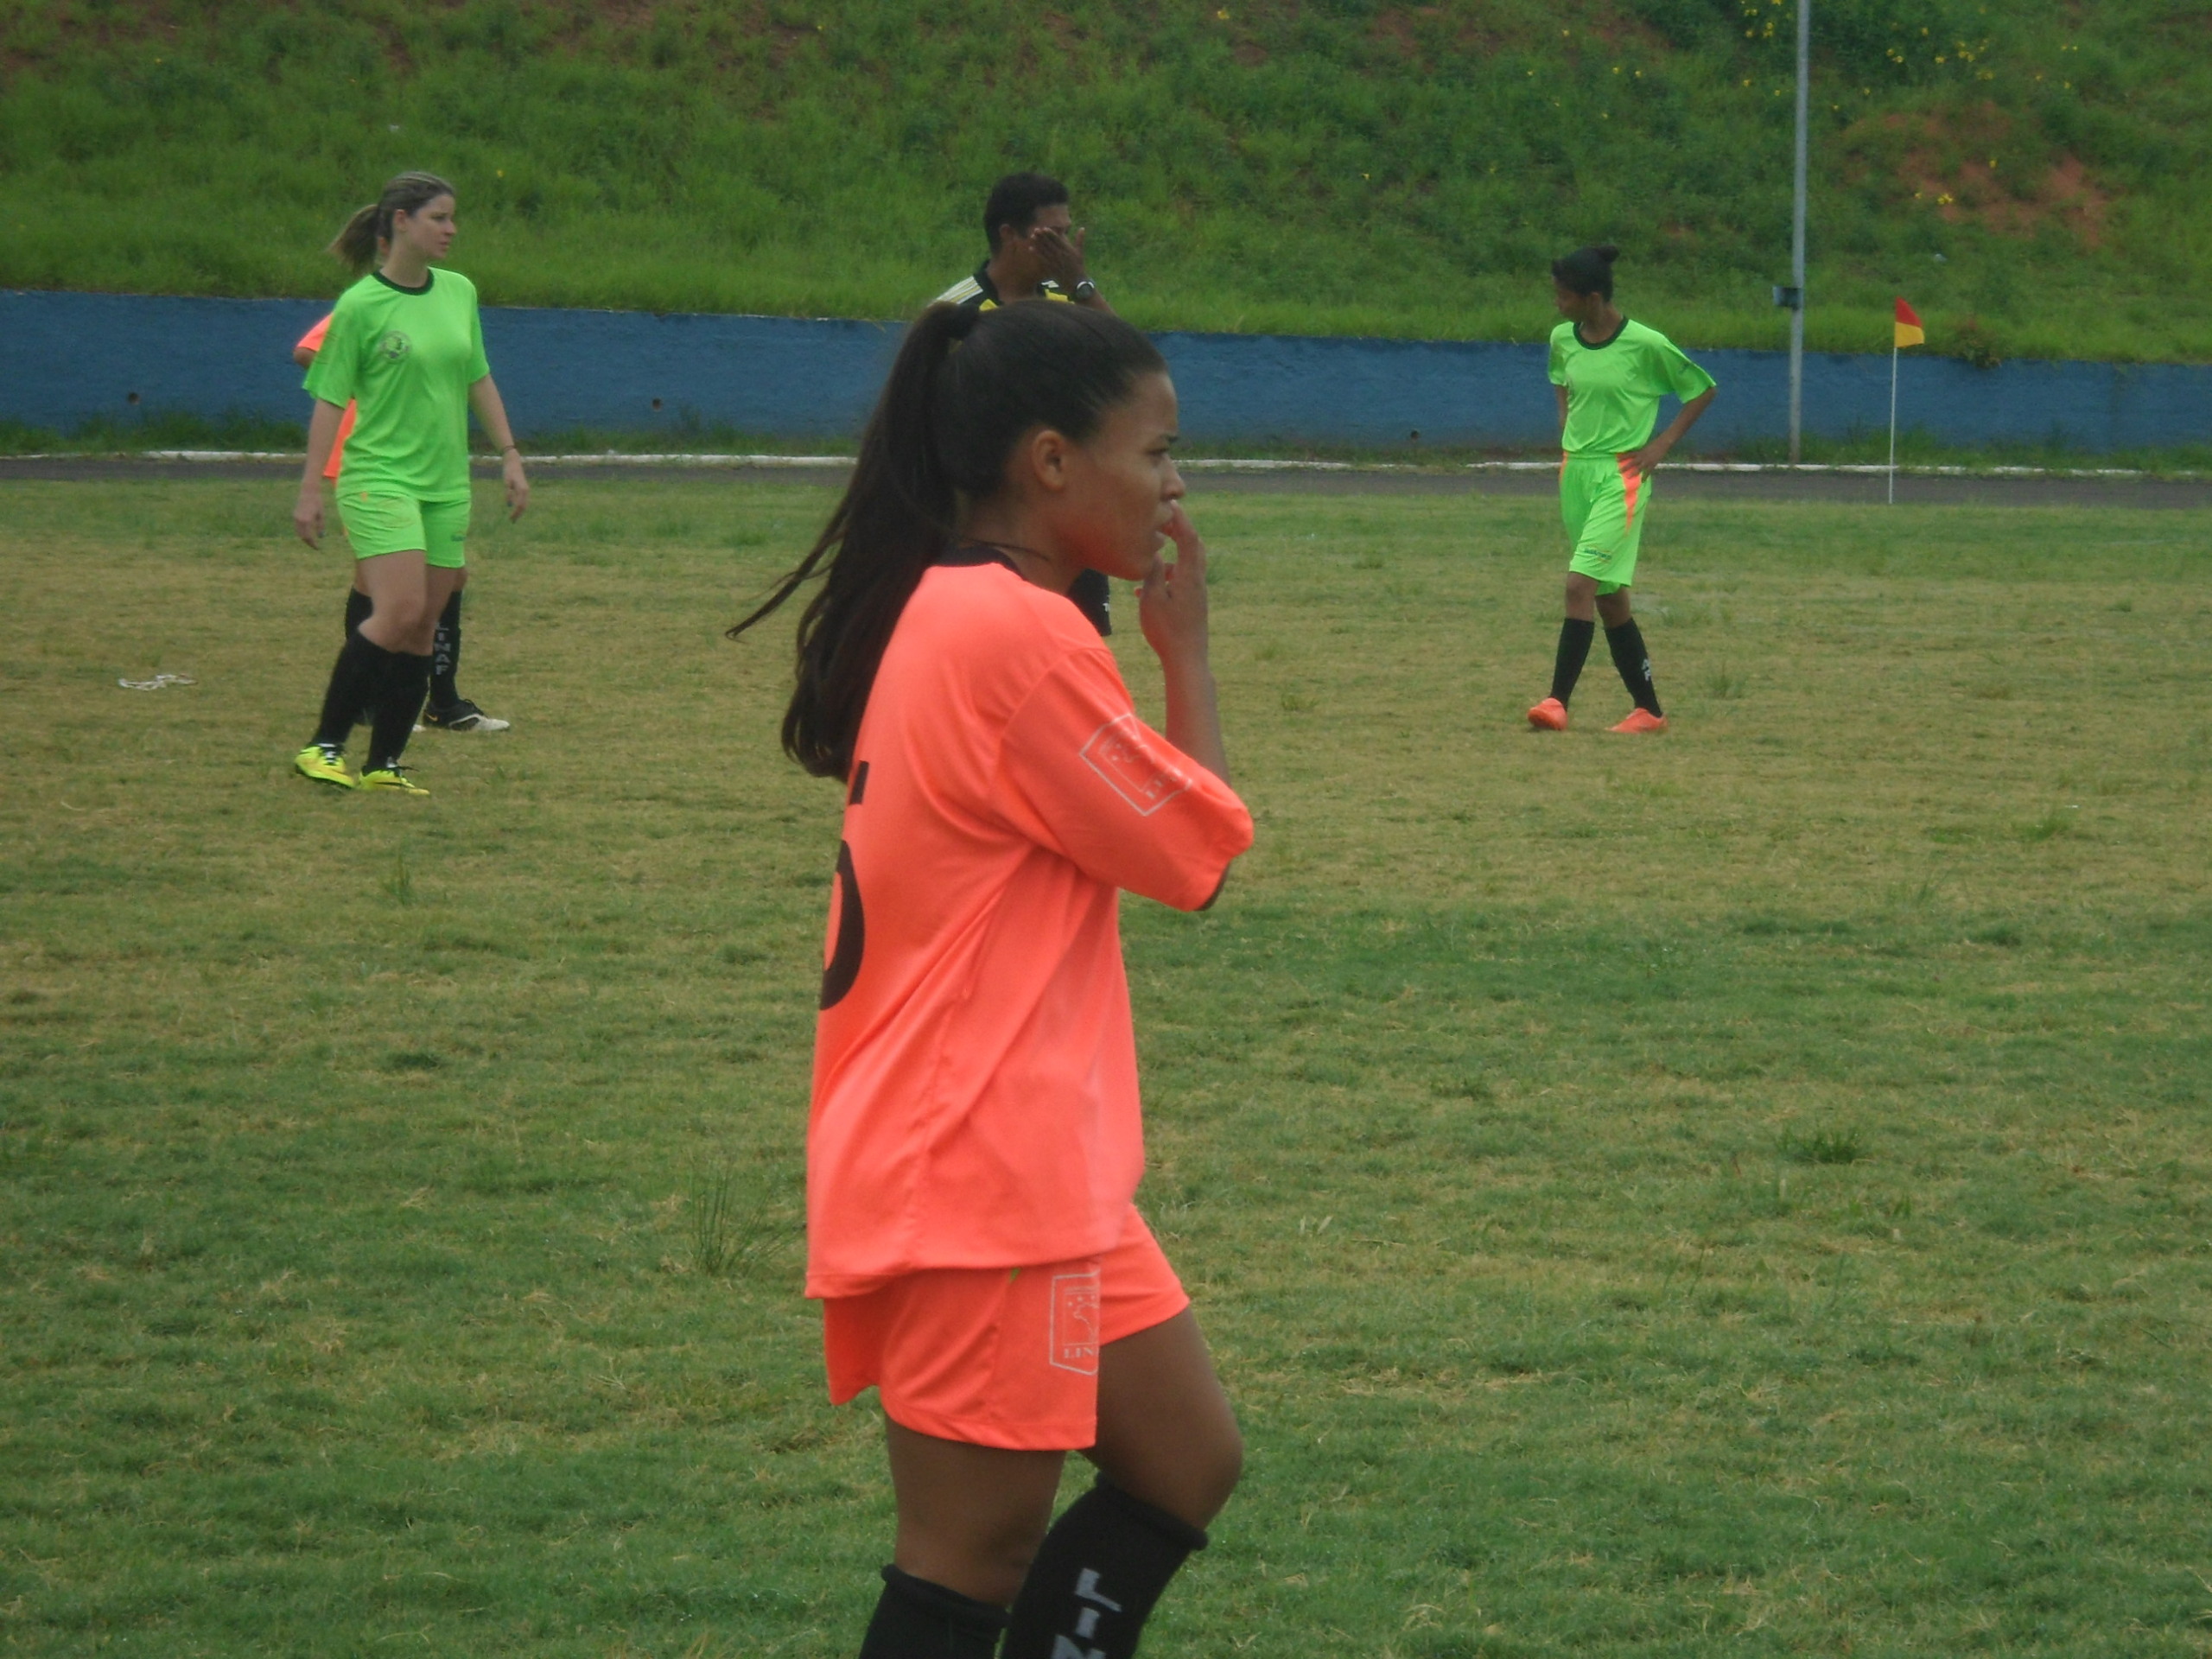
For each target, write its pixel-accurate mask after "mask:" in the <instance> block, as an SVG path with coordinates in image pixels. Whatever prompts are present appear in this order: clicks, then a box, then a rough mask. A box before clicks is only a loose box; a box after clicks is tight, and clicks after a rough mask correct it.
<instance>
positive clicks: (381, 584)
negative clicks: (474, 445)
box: [292, 173, 530, 795]
mask: <svg viewBox="0 0 2212 1659" xmlns="http://www.w3.org/2000/svg"><path fill="white" fill-rule="evenodd" d="M453 238H454V193H453V187H452V186H451V185H449V184H448V183H447V182H446V181H444V180H443V179H441V178H438V177H436V176H435V175H433V174H429V173H403V174H401V175H399V176H398V177H397V178H396V179H394V180H392V181H391V183H389V184H387V185H385V188H384V194H383V195H381V196H380V197H379V198H378V200H376V201H375V202H374V203H372V205H370V206H369V207H364V208H362V209H361V210H360V212H359V213H355V214H354V215H353V218H352V219H348V220H347V221H346V228H345V229H344V230H342V231H340V232H339V233H338V237H337V239H336V240H335V241H334V242H333V243H332V244H331V245H330V246H331V251H332V252H334V253H335V254H336V255H338V257H340V258H341V259H343V260H345V261H346V263H347V264H349V265H351V266H352V267H353V269H354V270H368V267H369V266H370V265H371V264H374V263H375V262H376V260H377V256H378V251H379V250H381V251H382V252H383V255H384V258H383V261H382V263H381V264H379V265H378V268H377V269H376V270H368V274H367V275H366V276H365V277H362V278H361V279H360V281H359V282H357V283H354V284H353V287H351V288H349V289H346V291H345V293H343V294H342V295H340V296H339V299H338V304H337V307H336V308H334V310H333V311H332V313H331V316H330V331H329V333H328V334H327V335H326V336H325V337H324V339H323V342H322V349H321V351H319V352H318V353H315V363H314V365H313V366H312V367H311V368H309V369H308V378H307V389H308V392H309V393H311V394H312V395H313V396H314V397H315V416H314V418H313V419H312V420H311V421H310V422H309V423H308V459H307V473H306V476H305V477H304V478H302V480H301V482H300V496H299V500H298V502H297V503H296V505H294V507H293V509H292V524H293V527H294V528H295V529H296V530H297V531H299V533H300V537H301V539H302V540H303V541H305V542H306V543H307V544H308V546H310V547H315V546H319V545H320V544H321V539H322V529H323V518H322V484H321V480H322V468H323V464H324V462H325V461H327V459H328V457H329V454H330V448H331V445H332V443H333V442H334V441H335V440H336V438H337V435H338V423H339V421H340V418H341V417H342V416H343V415H344V413H345V409H346V403H347V402H348V401H349V400H350V401H352V402H353V404H355V405H356V406H357V410H358V412H357V414H356V416H355V420H354V426H353V434H352V435H351V436H350V437H348V438H347V439H346V453H345V459H344V461H343V462H342V463H341V464H340V469H339V474H338V488H337V499H338V516H339V517H340V519H342V520H343V521H344V523H345V525H346V538H347V539H348V540H349V541H351V542H352V543H353V556H354V558H355V559H356V560H358V561H359V563H358V565H357V567H356V568H357V569H358V572H359V575H360V577H361V584H362V587H363V588H364V589H365V591H366V593H367V594H368V595H369V601H370V603H371V605H372V607H373V608H372V610H371V611H370V613H369V616H368V618H367V620H365V621H364V622H363V623H362V624H361V625H360V626H359V628H357V629H355V630H354V632H353V635H352V637H351V638H349V639H347V640H346V649H345V650H344V651H343V652H340V655H339V658H338V662H337V664H336V666H334V668H333V669H332V670H331V673H330V684H329V688H328V689H327V691H326V692H325V693H324V695H323V703H322V723H321V727H320V728H318V729H317V731H316V732H315V741H313V742H311V743H309V744H308V746H307V747H305V748H303V749H302V750H301V751H300V752H299V753H298V755H297V756H296V757H295V758H294V760H293V763H292V764H293V765H294V766H296V768H297V769H298V770H299V772H301V773H302V775H303V776H305V777H308V778H312V779H315V780H316V781H317V782H319V783H326V784H334V785H338V786H340V788H346V789H351V788H355V787H359V788H363V789H389V790H397V791H401V792H403V793H406V794H410V795H422V794H427V793H429V791H427V790H424V789H423V788H422V787H421V785H417V784H416V783H415V782H414V781H413V780H411V779H410V778H409V777H408V776H407V773H406V769H405V768H404V767H403V766H401V765H400V763H399V762H400V756H401V755H402V754H403V753H405V751H406V748H407V739H408V735H409V734H410V733H411V732H412V731H413V730H414V729H415V717H416V715H418V714H419V713H420V712H421V711H422V708H423V694H424V692H425V691H426V690H428V688H429V678H430V648H431V640H432V635H433V633H434V632H435V628H436V626H437V620H438V616H439V613H441V612H442V611H443V610H444V609H445V605H446V601H447V600H448V599H449V598H450V597H451V596H452V595H453V594H454V591H455V589H456V588H458V587H459V585H460V582H461V572H462V569H463V568H464V563H465V556H464V552H463V549H464V547H465V544H466V543H467V535H468V411H469V410H470V409H471V408H472V407H474V410H476V417H477V419H478V420H479V421H480V422H482V423H483V426H484V429H485V430H486V432H487V433H489V434H490V435H491V438H492V442H494V443H496V444H498V445H499V451H500V454H501V457H502V460H503V464H504V470H505V478H506V494H507V509H508V516H509V517H510V518H521V517H522V512H523V509H524V507H525V506H527V505H529V503H530V480H528V479H527V478H526V477H524V474H523V466H522V452H521V451H520V450H519V449H518V448H515V442H514V434H513V432H512V429H510V428H509V427H508V425H507V411H506V408H505V405H504V404H501V403H500V401H499V388H498V387H497V386H495V385H493V384H492V372H491V367H490V365H488V364H486V362H485V360H484V331H483V328H482V326H481V325H480V322H479V321H478V318H477V315H476V289H475V286H474V284H473V283H470V282H469V280H468V278H467V277H463V276H462V275H461V274H460V273H459V272H458V271H454V270H432V269H431V268H430V267H431V264H432V263H433V262H434V261H438V260H442V259H443V258H444V257H446V252H447V250H448V249H449V248H450V247H451V246H452V245H453ZM364 708H365V709H370V710H371V711H372V715H371V725H370V734H369V757H368V765H367V766H365V767H364V768H363V769H362V772H361V775H360V777H359V779H358V780H357V779H354V778H353V777H352V776H350V775H349V774H348V773H347V772H346V762H345V750H346V737H347V735H348V734H350V733H351V731H352V729H353V717H354V715H355V713H356V711H358V710H359V709H364Z"/></svg>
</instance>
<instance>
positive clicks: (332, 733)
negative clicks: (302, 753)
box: [315, 632, 391, 749]
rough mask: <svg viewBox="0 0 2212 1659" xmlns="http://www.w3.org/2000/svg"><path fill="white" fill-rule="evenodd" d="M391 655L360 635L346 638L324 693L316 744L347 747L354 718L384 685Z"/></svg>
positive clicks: (375, 696)
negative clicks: (387, 660) (386, 663)
mask: <svg viewBox="0 0 2212 1659" xmlns="http://www.w3.org/2000/svg"><path fill="white" fill-rule="evenodd" d="M390 655H391V652H387V651H385V649H384V648H383V647H382V646H381V645H374V644H372V643H371V642H370V641H369V640H367V639H363V638H362V637H361V635H360V634H359V632H353V633H351V634H348V635H347V636H346V645H345V648H344V649H343V650H341V651H340V652H339V653H338V660H337V662H335V663H334V664H332V665H331V670H330V684H329V687H328V689H327V690H325V691H324V692H323V694H322V723H321V725H320V726H317V727H316V728H315V741H316V742H318V743H321V744H322V745H323V746H325V747H328V748H333V749H342V748H344V747H346V739H347V738H348V737H350V736H351V735H353V717H354V715H357V714H359V712H360V711H361V709H363V708H364V707H365V706H367V705H369V704H372V703H373V702H375V701H376V698H377V693H378V687H379V686H381V685H382V684H383V683H384V674H385V658H387V657H389V656H390Z"/></svg>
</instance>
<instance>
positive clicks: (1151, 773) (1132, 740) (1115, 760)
mask: <svg viewBox="0 0 2212 1659" xmlns="http://www.w3.org/2000/svg"><path fill="white" fill-rule="evenodd" d="M1146 736H1147V734H1146V732H1145V729H1144V727H1143V725H1142V723H1141V721H1138V719H1137V717H1136V716H1135V715H1119V716H1117V717H1116V718H1115V719H1113V720H1109V721H1107V722H1106V723H1105V724H1104V725H1103V726H1101V727H1100V728H1098V729H1097V730H1096V731H1095V732H1093V733H1092V734H1090V741H1089V742H1087V743H1085V744H1084V746H1083V758H1084V762H1085V764H1087V765H1088V766H1090V769H1091V770H1092V771H1093V772H1096V773H1097V774H1098V775H1099V776H1100V777H1101V778H1103V779H1105V780H1106V781H1107V783H1108V784H1109V785H1110V786H1111V787H1112V789H1113V791H1114V792H1115V793H1116V795H1119V796H1120V797H1121V798H1122V799H1123V800H1125V801H1127V802H1128V804H1130V805H1131V806H1132V807H1134V808H1135V809H1136V812H1137V816H1138V817H1147V818H1148V817H1151V816H1152V815H1153V814H1154V813H1155V812H1157V811H1159V810H1160V808H1161V807H1163V806H1165V805H1166V804H1167V803H1168V802H1170V801H1172V800H1173V799H1174V798H1176V797H1177V796H1178V795H1180V794H1181V793H1182V792H1183V791H1185V790H1186V789H1188V788H1190V786H1191V779H1190V777H1189V775H1188V774H1187V773H1185V772H1183V771H1182V769H1181V768H1180V767H1178V766H1173V765H1172V764H1171V763H1170V762H1168V761H1167V760H1166V759H1164V758H1163V757H1162V756H1160V755H1159V754H1157V753H1154V750H1153V747H1152V745H1151V744H1150V743H1148V742H1147V741H1146Z"/></svg>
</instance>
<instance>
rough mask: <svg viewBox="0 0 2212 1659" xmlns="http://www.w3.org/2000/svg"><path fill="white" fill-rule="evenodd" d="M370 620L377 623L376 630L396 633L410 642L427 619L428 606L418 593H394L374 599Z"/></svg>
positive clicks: (421, 629) (420, 630)
mask: <svg viewBox="0 0 2212 1659" xmlns="http://www.w3.org/2000/svg"><path fill="white" fill-rule="evenodd" d="M370 620H372V621H373V622H375V623H376V624H377V626H378V632H385V633H391V634H396V635H397V636H398V637H399V638H400V639H403V640H406V641H409V642H412V640H413V639H414V638H415V636H416V634H417V633H420V632H422V631H423V625H424V623H425V622H426V621H428V620H429V607H427V606H426V605H425V604H424V603H423V599H422V597H421V595H419V594H393V595H392V596H391V597H390V598H380V599H378V601H376V607H375V608H374V609H373V610H372V612H371V613H370Z"/></svg>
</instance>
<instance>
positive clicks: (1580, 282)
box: [1552, 242, 1621, 300]
mask: <svg viewBox="0 0 2212 1659" xmlns="http://www.w3.org/2000/svg"><path fill="white" fill-rule="evenodd" d="M1619 257H1621V251H1620V250H1619V249H1618V248H1617V247H1615V246H1614V245H1612V244H1611V243H1610V242H1603V243H1599V245H1597V246H1595V247H1585V248H1577V249H1576V250H1575V251H1573V253H1570V254H1568V255H1567V257H1565V258H1563V259H1554V260H1553V261H1552V280H1553V281H1554V282H1555V283H1558V284H1559V285H1560V287H1561V288H1563V289H1567V292H1568V293H1570V294H1602V295H1604V296H1605V297H1606V298H1607V299H1609V300H1610V299H1611V298H1612V297H1613V261H1614V260H1616V259H1618V258H1619Z"/></svg>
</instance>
